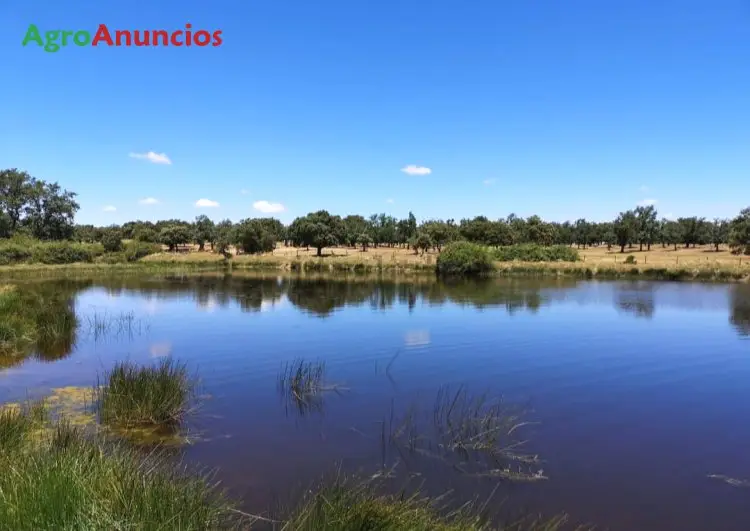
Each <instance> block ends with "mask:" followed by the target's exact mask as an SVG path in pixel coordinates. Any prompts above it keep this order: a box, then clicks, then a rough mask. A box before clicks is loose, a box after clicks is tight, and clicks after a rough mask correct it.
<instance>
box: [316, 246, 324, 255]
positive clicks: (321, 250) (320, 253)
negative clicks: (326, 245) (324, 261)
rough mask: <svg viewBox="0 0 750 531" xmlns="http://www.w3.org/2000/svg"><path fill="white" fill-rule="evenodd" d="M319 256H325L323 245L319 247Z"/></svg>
mask: <svg viewBox="0 0 750 531" xmlns="http://www.w3.org/2000/svg"><path fill="white" fill-rule="evenodd" d="M317 256H323V248H322V247H318V254H317Z"/></svg>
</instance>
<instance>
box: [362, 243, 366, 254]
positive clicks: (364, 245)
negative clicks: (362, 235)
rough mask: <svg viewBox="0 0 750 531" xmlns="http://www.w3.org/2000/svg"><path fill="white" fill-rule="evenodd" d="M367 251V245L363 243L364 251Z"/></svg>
mask: <svg viewBox="0 0 750 531" xmlns="http://www.w3.org/2000/svg"><path fill="white" fill-rule="evenodd" d="M365 251H367V245H366V244H364V243H363V244H362V252H363V253H364V252H365Z"/></svg>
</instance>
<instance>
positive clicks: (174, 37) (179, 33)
mask: <svg viewBox="0 0 750 531" xmlns="http://www.w3.org/2000/svg"><path fill="white" fill-rule="evenodd" d="M180 35H182V30H180V31H175V32H174V33H172V39H171V41H172V45H174V46H182V43H181V42H180V41H178V40H177V37H179V36H180Z"/></svg>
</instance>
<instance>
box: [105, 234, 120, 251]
mask: <svg viewBox="0 0 750 531" xmlns="http://www.w3.org/2000/svg"><path fill="white" fill-rule="evenodd" d="M102 245H103V246H104V250H105V251H107V252H108V253H116V252H118V251H121V250H122V232H120V231H119V230H117V229H107V230H106V231H105V232H104V234H103V235H102Z"/></svg>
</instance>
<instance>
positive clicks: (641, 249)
mask: <svg viewBox="0 0 750 531" xmlns="http://www.w3.org/2000/svg"><path fill="white" fill-rule="evenodd" d="M638 243H639V244H640V247H639V248H638V251H643V242H638Z"/></svg>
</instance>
